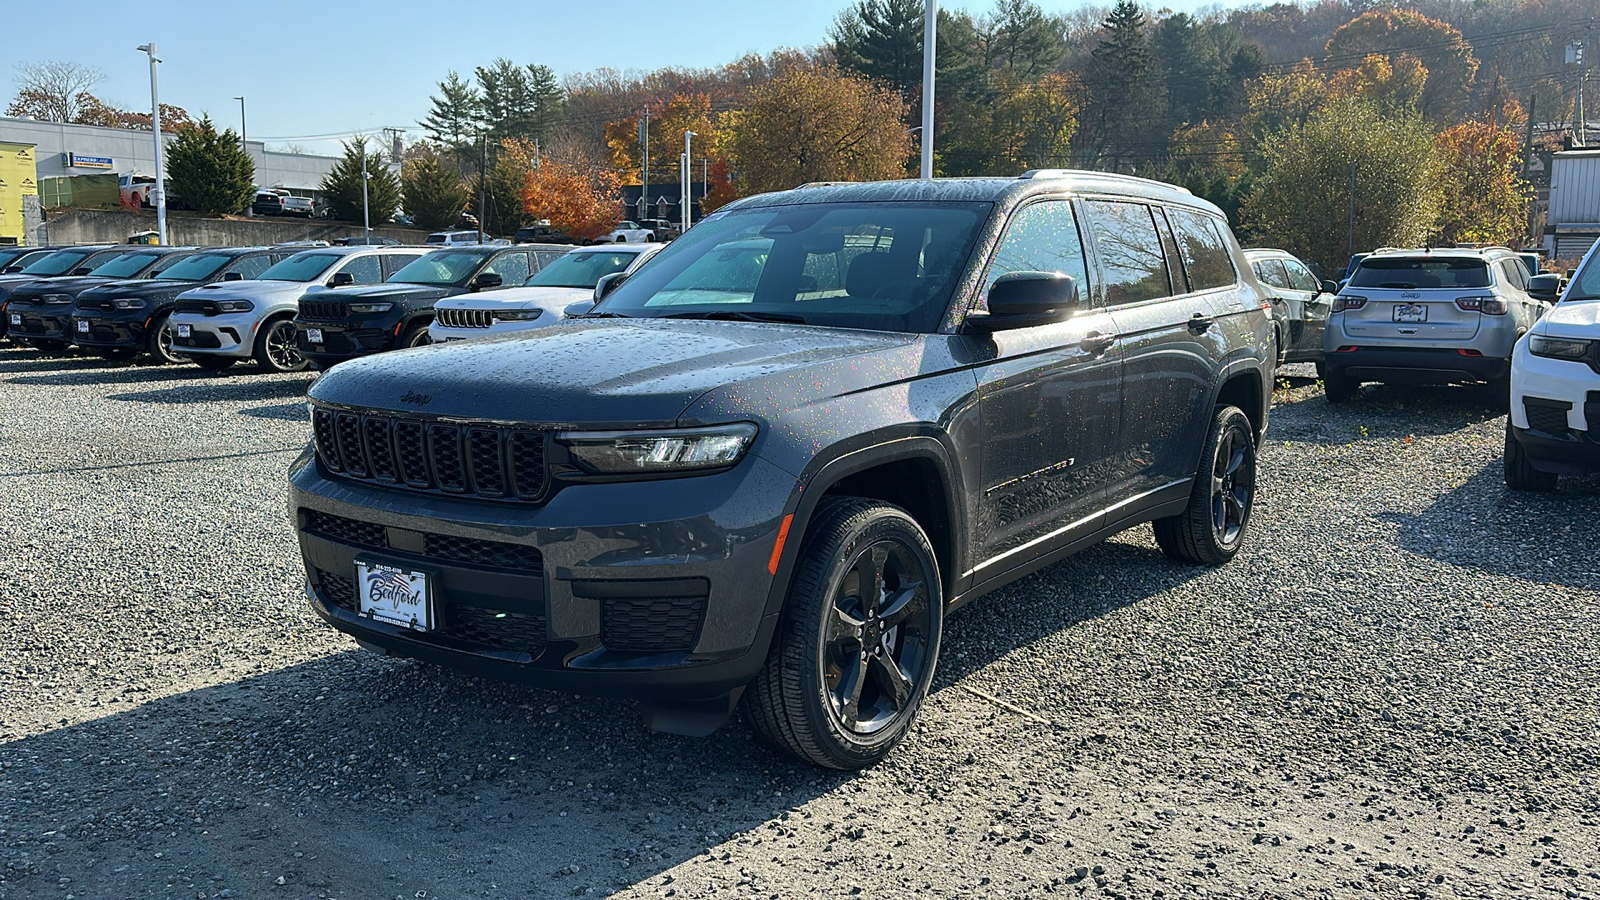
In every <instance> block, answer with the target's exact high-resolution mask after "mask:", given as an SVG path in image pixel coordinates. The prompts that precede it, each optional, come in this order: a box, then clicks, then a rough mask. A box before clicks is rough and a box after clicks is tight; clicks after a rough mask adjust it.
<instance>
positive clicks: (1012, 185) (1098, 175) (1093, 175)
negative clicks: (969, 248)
mask: <svg viewBox="0 0 1600 900" xmlns="http://www.w3.org/2000/svg"><path fill="white" fill-rule="evenodd" d="M1059 191H1070V192H1072V193H1081V194H1116V195H1122V196H1129V197H1139V198H1142V199H1146V200H1157V201H1166V202H1171V203H1179V204H1182V205H1184V206H1192V207H1197V208H1200V209H1204V210H1206V211H1208V212H1212V213H1214V214H1216V215H1219V216H1220V215H1222V214H1223V213H1222V210H1221V209H1218V208H1217V206H1216V205H1215V204H1213V203H1211V202H1210V201H1208V200H1205V199H1202V198H1200V197H1196V196H1195V195H1194V194H1191V193H1189V191H1187V190H1185V189H1184V188H1181V187H1178V186H1177V185H1172V184H1167V183H1166V182H1162V181H1152V180H1150V179H1148V178H1136V177H1134V176H1132V175H1116V174H1112V173H1109V172H1089V171H1083V170H1078V169H1036V170H1033V171H1030V172H1027V173H1025V174H1023V175H1021V176H1018V177H1016V178H935V179H932V180H923V179H912V178H907V179H901V180H899V181H867V182H822V183H816V184H807V185H801V186H800V187H797V188H793V189H792V190H787V191H776V192H773V193H770V194H757V195H756V196H754V197H746V198H744V199H742V200H735V201H734V202H732V203H730V204H728V205H727V206H725V207H723V209H727V210H734V209H742V208H745V207H759V206H788V205H795V204H802V203H851V202H858V203H859V202H863V201H865V202H874V201H877V202H893V201H938V200H944V201H954V202H961V201H990V202H997V203H1005V202H1012V201H1015V200H1017V199H1020V198H1022V197H1025V196H1028V195H1031V194H1040V193H1054V192H1059ZM720 211H721V210H719V212H720Z"/></svg>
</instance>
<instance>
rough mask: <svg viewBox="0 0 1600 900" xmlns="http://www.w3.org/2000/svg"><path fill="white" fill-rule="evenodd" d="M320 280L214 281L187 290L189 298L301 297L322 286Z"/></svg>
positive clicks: (185, 297) (185, 292) (186, 296)
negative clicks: (282, 295)
mask: <svg viewBox="0 0 1600 900" xmlns="http://www.w3.org/2000/svg"><path fill="white" fill-rule="evenodd" d="M321 284H322V282H320V281H261V280H249V281H213V282H211V283H210V284H206V285H201V286H200V287H196V288H193V289H191V290H185V291H184V293H183V296H184V299H188V300H256V299H260V298H262V297H273V296H277V295H280V294H284V295H288V296H291V297H299V296H301V295H302V294H304V293H306V292H307V291H309V290H312V289H314V288H317V287H320V286H321Z"/></svg>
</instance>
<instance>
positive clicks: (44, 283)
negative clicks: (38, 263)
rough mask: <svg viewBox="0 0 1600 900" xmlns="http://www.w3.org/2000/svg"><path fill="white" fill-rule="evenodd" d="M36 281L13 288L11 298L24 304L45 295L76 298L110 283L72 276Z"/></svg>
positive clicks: (88, 277)
mask: <svg viewBox="0 0 1600 900" xmlns="http://www.w3.org/2000/svg"><path fill="white" fill-rule="evenodd" d="M37 280H38V282H39V283H38V284H29V285H24V286H19V287H16V288H13V289H12V291H11V296H12V297H13V298H15V299H17V300H20V301H22V302H24V303H26V302H28V301H29V300H33V299H35V298H37V297H41V296H43V295H45V294H66V295H67V296H69V297H76V296H78V295H79V294H81V293H83V292H84V291H86V290H88V289H89V288H92V287H99V286H100V285H102V284H109V283H111V279H109V278H96V277H94V276H92V275H74V276H70V277H66V278H43V279H37Z"/></svg>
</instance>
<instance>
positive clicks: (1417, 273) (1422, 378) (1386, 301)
mask: <svg viewBox="0 0 1600 900" xmlns="http://www.w3.org/2000/svg"><path fill="white" fill-rule="evenodd" d="M1529 277H1530V276H1529V275H1528V270H1527V267H1526V266H1525V265H1524V264H1523V262H1522V261H1521V260H1520V259H1519V258H1518V257H1517V255H1516V254H1515V253H1514V252H1512V251H1511V250H1508V249H1506V248H1504V247H1490V248H1482V249H1447V250H1380V251H1378V252H1376V253H1372V254H1370V255H1368V256H1366V257H1364V258H1363V259H1362V260H1361V263H1360V265H1359V266H1357V267H1356V270H1355V273H1354V274H1353V275H1351V277H1350V281H1349V283H1347V284H1346V285H1345V286H1344V288H1343V289H1342V290H1341V291H1340V293H1339V295H1338V296H1337V297H1335V298H1334V300H1333V311H1332V313H1331V314H1330V315H1329V317H1328V326H1327V334H1326V336H1325V338H1324V340H1323V351H1324V353H1323V362H1322V363H1321V365H1320V366H1319V367H1318V374H1319V375H1320V376H1321V377H1322V379H1323V386H1324V390H1325V392H1326V394H1327V398H1328V402H1330V403H1344V402H1346V401H1349V400H1351V399H1354V398H1355V396H1356V394H1357V392H1358V391H1359V390H1360V388H1361V385H1362V383H1363V382H1370V381H1377V382H1388V383H1402V384H1459V383H1474V382H1481V383H1487V384H1489V385H1490V386H1491V389H1492V390H1493V391H1494V392H1495V394H1496V396H1498V397H1501V398H1504V397H1506V396H1508V395H1509V391H1510V373H1511V348H1512V347H1513V346H1515V345H1516V343H1517V340H1518V339H1519V338H1521V337H1522V336H1523V335H1524V334H1526V333H1527V332H1528V330H1529V329H1530V328H1532V327H1533V324H1534V323H1535V322H1536V321H1538V319H1539V317H1540V316H1542V315H1543V314H1544V312H1545V310H1547V309H1549V306H1550V304H1548V303H1546V302H1544V301H1541V300H1538V299H1536V298H1534V297H1533V296H1531V295H1529V293H1528V280H1529Z"/></svg>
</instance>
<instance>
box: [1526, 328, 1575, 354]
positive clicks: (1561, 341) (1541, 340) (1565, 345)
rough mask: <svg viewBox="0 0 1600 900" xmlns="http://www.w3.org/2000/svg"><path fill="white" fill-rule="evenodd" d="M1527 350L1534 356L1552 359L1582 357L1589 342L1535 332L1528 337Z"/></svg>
mask: <svg viewBox="0 0 1600 900" xmlns="http://www.w3.org/2000/svg"><path fill="white" fill-rule="evenodd" d="M1528 350H1529V352H1531V353H1532V354H1533V355H1534V356H1548V357H1551V358H1552V359H1583V358H1584V357H1585V356H1587V355H1588V353H1589V342H1588V341H1575V340H1572V339H1571V338H1553V337H1545V336H1544V335H1539V334H1536V335H1534V336H1533V337H1531V338H1529V339H1528Z"/></svg>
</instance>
